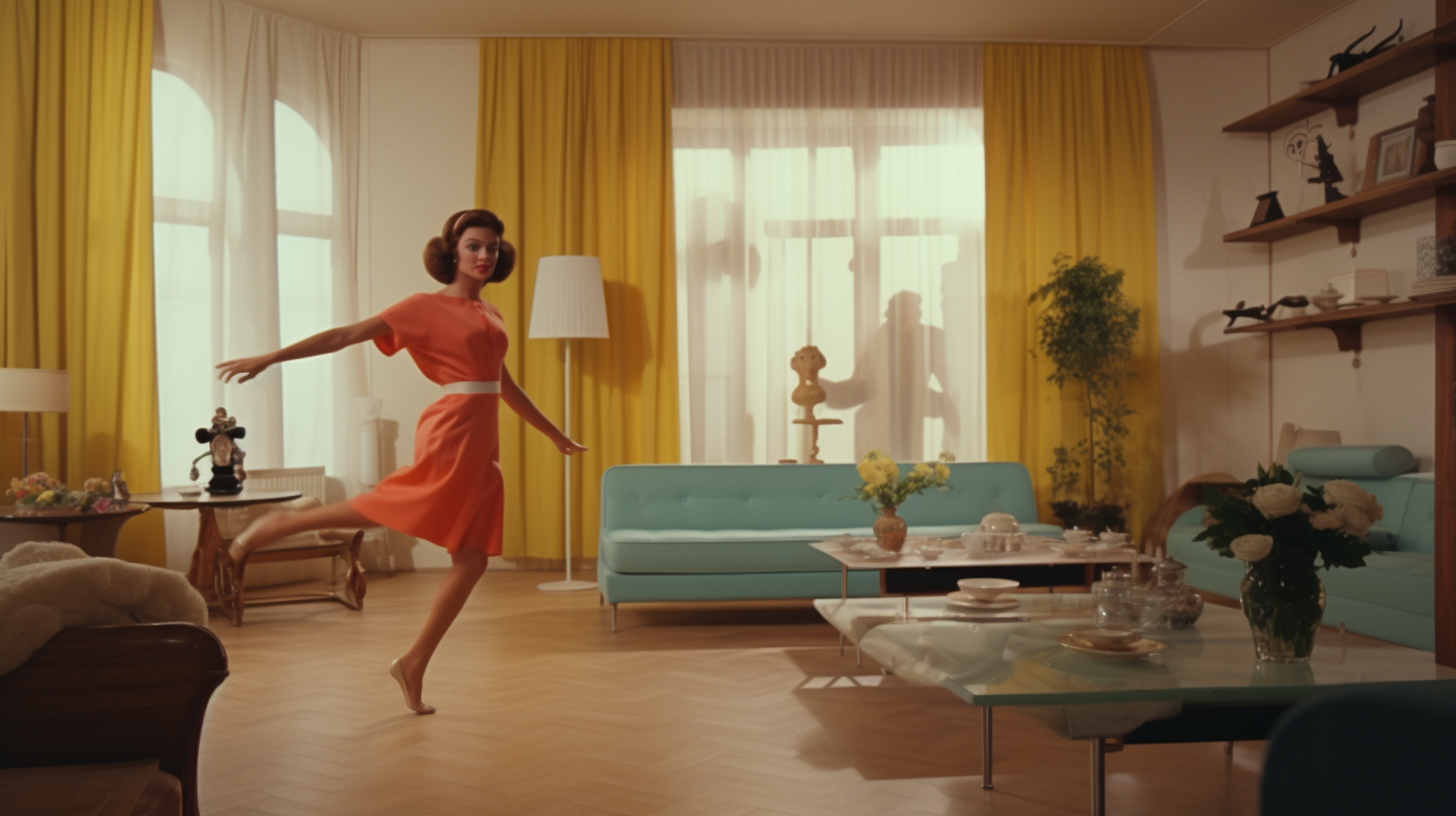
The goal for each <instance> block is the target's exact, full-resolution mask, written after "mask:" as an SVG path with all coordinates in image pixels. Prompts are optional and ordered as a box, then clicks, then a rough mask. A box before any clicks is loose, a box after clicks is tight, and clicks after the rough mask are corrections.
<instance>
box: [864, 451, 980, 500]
mask: <svg viewBox="0 0 1456 816" xmlns="http://www.w3.org/2000/svg"><path fill="white" fill-rule="evenodd" d="M954 461H955V457H954V456H952V455H951V454H950V452H949V451H941V452H940V457H939V458H938V459H936V461H934V462H921V463H920V464H918V465H916V466H915V467H913V468H911V469H910V472H909V473H908V474H906V475H905V477H904V478H901V476H900V466H899V465H897V464H895V460H893V459H891V458H890V457H888V456H886V455H884V454H883V453H880V452H879V451H877V450H872V451H870V452H869V453H867V454H865V456H864V458H863V459H861V460H859V465H858V466H857V467H856V468H855V470H857V471H858V472H859V477H860V478H861V479H864V484H863V485H861V486H860V487H859V488H857V489H856V490H855V491H854V492H853V493H851V494H849V496H846V497H845V498H854V499H859V500H860V501H867V502H874V504H875V507H877V508H886V507H888V508H891V509H893V508H896V507H899V506H900V505H902V504H904V503H905V500H906V499H908V498H910V497H911V496H914V495H916V494H918V493H920V492H921V491H924V490H925V489H926V488H931V487H935V488H940V487H945V484H946V482H948V481H950V468H948V467H946V463H947V462H954Z"/></svg>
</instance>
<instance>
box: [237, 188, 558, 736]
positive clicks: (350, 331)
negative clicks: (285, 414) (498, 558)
mask: <svg viewBox="0 0 1456 816" xmlns="http://www.w3.org/2000/svg"><path fill="white" fill-rule="evenodd" d="M504 232H505V225H504V224H502V223H501V220H500V219H499V218H497V217H496V215H495V213H492V212H490V211H489V210H464V211H462V212H458V213H455V214H454V215H452V216H450V218H449V219H448V220H447V221H446V222H445V228H444V230H443V231H442V232H441V234H440V235H439V236H437V237H435V238H431V239H430V242H429V244H427V245H426V247H425V269H427V270H428V271H429V273H430V275H431V276H432V277H434V278H435V279H436V280H438V281H440V282H441V283H443V284H445V288H444V289H441V290H440V291H438V292H434V293H431V294H426V293H419V294H415V295H411V296H409V297H407V298H405V299H404V300H402V301H400V302H399V303H396V304H395V305H393V306H391V307H389V308H388V309H385V310H384V311H383V312H382V313H380V314H379V315H378V316H376V317H371V318H368V319H367V320H361V321H359V322H358V323H355V324H353V325H349V326H342V327H340V328H337V329H330V330H329V331H326V332H321V333H319V334H316V335H314V336H313V337H309V338H307V339H305V340H300V341H299V342H297V343H294V344H293V345H291V346H289V347H287V348H285V349H280V350H279V351H275V352H272V353H271V354H261V355H258V356H257V357H246V358H242V359H238V360H229V361H227V362H225V363H222V364H220V365H219V366H218V371H219V373H218V377H219V378H220V379H222V381H223V382H229V381H231V380H232V379H233V378H234V377H236V378H237V381H238V382H239V383H244V382H247V381H248V380H251V379H253V378H254V377H256V376H258V375H259V374H261V373H262V372H263V371H264V370H265V369H267V368H268V366H270V365H273V364H274V363H281V362H283V361H285V360H297V359H301V358H304V357H313V356H316V355H319V354H329V353H331V352H335V351H338V350H339V349H342V348H345V347H347V346H351V345H353V344H355V343H360V342H363V341H365V340H373V341H374V344H375V345H376V346H378V347H379V350H380V351H382V352H384V353H385V354H387V355H393V354H395V353H396V352H398V351H399V350H400V349H405V350H407V351H409V353H410V356H411V357H412V358H414V361H415V364H416V365H417V366H419V368H420V371H421V372H423V373H424V375H425V376H426V377H428V378H430V379H431V380H433V381H434V382H437V383H439V384H440V385H442V386H444V389H445V395H444V396H442V397H441V398H440V399H438V400H436V401H435V402H434V403H433V404H431V405H430V407H428V408H426V409H425V411H424V413H422V414H421V415H420V421H419V425H418V427H417V428H416V430H415V460H414V463H413V464H411V465H408V466H406V467H403V468H400V469H399V470H396V471H395V472H394V473H391V474H390V475H389V476H387V477H385V479H384V480H383V481H381V482H380V483H379V485H378V486H377V487H376V488H375V490H374V492H372V493H363V494H360V495H358V496H355V497H354V498H352V499H350V500H348V501H345V502H339V503H337V504H330V505H326V506H324V507H317V508H313V509H311V510H302V511H299V512H296V513H273V514H270V515H267V516H263V517H261V518H259V519H257V520H256V521H255V522H254V523H253V524H251V525H249V526H248V528H247V529H246V530H244V531H243V532H242V533H241V534H240V535H239V536H238V537H237V538H236V539H234V540H233V543H232V546H231V548H230V549H229V552H228V556H229V558H225V559H223V560H224V561H226V562H232V563H235V562H236V560H237V559H238V558H239V557H240V556H242V555H243V553H245V552H247V551H251V550H255V549H257V548H259V547H261V546H263V545H265V544H267V543H269V542H272V541H276V540H277V539H279V538H282V537H284V536H289V535H293V534H295V533H300V532H303V531H305V530H318V529H327V528H339V527H342V528H350V527H373V526H385V527H390V528H393V529H395V530H399V531H400V532H402V533H406V534H409V535H413V536H417V537H419V538H423V539H426V540H428V541H433V542H434V543H436V544H439V545H440V546H442V547H445V548H446V549H447V550H449V551H450V560H451V567H450V572H449V574H448V575H446V576H445V581H444V582H443V583H442V584H441V585H440V589H439V590H438V591H437V592H436V593H435V599H434V602H433V603H432V604H431V606H430V612H429V615H428V616H427V617H426V619H425V626H424V628H423V629H422V630H421V631H420V634H419V637H418V638H416V639H415V642H414V645H413V646H411V647H410V649H409V651H408V652H405V654H404V656H403V657H400V658H399V659H398V660H396V661H394V662H393V663H392V664H390V667H389V673H390V675H391V676H392V677H394V679H395V680H396V681H398V682H399V686H400V689H401V690H402V691H403V692H404V697H405V705H407V706H409V707H410V709H412V710H413V711H415V712H416V713H418V714H431V713H434V711H435V709H434V708H433V707H431V706H428V705H425V704H424V703H423V702H422V701H421V699H420V690H421V687H422V685H423V683H424V676H425V667H426V666H427V665H429V662H430V657H431V655H433V654H434V653H435V648H436V647H437V646H439V644H440V639H441V638H443V637H444V636H445V631H446V630H447V629H449V628H450V624H451V623H452V622H454V620H455V617H456V616H457V615H459V614H460V610H461V608H462V607H463V606H464V605H465V600H466V598H468V597H469V596H470V592H471V590H472V589H474V587H475V584H476V582H478V581H479V580H480V577H481V575H483V574H484V573H485V567H486V562H487V560H488V559H489V557H490V556H492V555H500V554H501V526H502V519H503V517H504V515H505V492H504V484H503V481H502V478H501V469H500V441H499V437H498V434H497V429H496V418H497V412H498V410H499V403H500V402H505V404H506V405H509V406H510V407H511V409H512V410H513V411H515V412H516V413H517V414H520V416H521V418H522V419H524V420H525V421H526V422H527V423H529V424H530V425H531V426H532V427H534V428H536V429H537V430H539V431H540V432H541V433H543V434H546V436H547V437H548V438H550V440H551V441H552V443H553V444H555V445H556V447H557V449H558V450H560V451H561V452H562V453H564V454H567V455H568V456H569V455H572V454H576V453H581V452H583V451H585V450H586V448H584V447H582V446H581V445H578V444H577V443H575V442H573V441H571V440H570V439H568V438H567V437H566V435H565V434H563V433H562V432H561V431H560V430H559V429H558V428H557V427H556V426H555V425H554V424H552V422H551V421H550V420H549V419H547V418H546V417H545V416H544V415H543V414H542V413H541V411H540V410H539V409H537V408H536V406H535V404H534V403H532V402H531V398H530V397H528V396H526V393H525V392H524V391H522V390H521V389H520V387H518V386H517V385H516V383H515V381H514V380H512V379H511V374H510V372H509V371H507V370H506V367H505V363H504V360H505V353H506V346H507V344H508V338H507V336H506V329H505V323H504V321H503V320H502V318H501V313H500V310H498V309H496V307H495V306H493V305H491V304H489V303H483V302H482V301H481V299H480V290H481V289H482V288H483V287H484V286H485V284H487V283H498V282H500V281H503V280H505V279H506V278H507V277H509V276H510V274H511V270H512V269H513V268H514V266H515V250H514V249H513V248H512V247H511V245H510V244H508V243H506V242H505V241H504V240H503V239H502V237H501V236H502V234H503V233H504ZM232 563H227V564H225V566H224V568H225V569H229V570H230V569H232Z"/></svg>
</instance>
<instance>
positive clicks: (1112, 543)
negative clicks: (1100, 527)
mask: <svg viewBox="0 0 1456 816" xmlns="http://www.w3.org/2000/svg"><path fill="white" fill-rule="evenodd" d="M1097 540H1098V541H1099V542H1100V543H1101V544H1102V545H1103V546H1104V547H1126V546H1127V545H1128V542H1129V541H1130V540H1131V537H1130V536H1128V534H1127V533H1114V532H1106V533H1103V534H1102V535H1100V536H1098V537H1097Z"/></svg>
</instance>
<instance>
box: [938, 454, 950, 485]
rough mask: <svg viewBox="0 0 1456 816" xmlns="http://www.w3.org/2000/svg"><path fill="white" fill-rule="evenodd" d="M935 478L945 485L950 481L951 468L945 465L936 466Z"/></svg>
mask: <svg viewBox="0 0 1456 816" xmlns="http://www.w3.org/2000/svg"><path fill="white" fill-rule="evenodd" d="M942 455H943V454H942ZM935 478H937V479H939V480H940V481H941V483H942V484H944V483H945V482H946V481H948V480H949V479H950V468H948V467H946V466H945V465H943V464H940V465H936V466H935Z"/></svg>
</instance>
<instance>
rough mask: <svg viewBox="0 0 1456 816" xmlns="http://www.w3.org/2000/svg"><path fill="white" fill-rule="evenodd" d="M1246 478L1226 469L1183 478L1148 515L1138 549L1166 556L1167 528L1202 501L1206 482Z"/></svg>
mask: <svg viewBox="0 0 1456 816" xmlns="http://www.w3.org/2000/svg"><path fill="white" fill-rule="evenodd" d="M1243 483H1244V480H1243V479H1236V478H1234V477H1233V476H1230V475H1229V474H1227V473H1205V474H1203V475H1202V476H1194V477H1193V478H1192V479H1189V480H1188V481H1186V482H1184V483H1183V484H1182V485H1181V486H1180V487H1179V488H1178V489H1177V490H1174V491H1173V492H1172V493H1171V494H1169V495H1168V498H1166V499H1164V500H1163V503H1162V504H1160V505H1158V509H1157V510H1154V511H1153V514H1152V515H1151V516H1149V517H1148V523H1147V524H1145V525H1143V540H1142V542H1141V544H1140V546H1139V547H1138V551H1139V552H1141V553H1144V554H1146V555H1154V556H1164V555H1167V554H1168V532H1169V531H1170V530H1172V529H1173V522H1175V521H1177V520H1178V517H1179V516H1181V515H1183V514H1184V513H1186V512H1188V511H1189V510H1192V509H1193V508H1195V507H1197V506H1198V505H1200V504H1203V487H1204V485H1241V484H1243Z"/></svg>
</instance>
